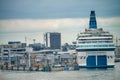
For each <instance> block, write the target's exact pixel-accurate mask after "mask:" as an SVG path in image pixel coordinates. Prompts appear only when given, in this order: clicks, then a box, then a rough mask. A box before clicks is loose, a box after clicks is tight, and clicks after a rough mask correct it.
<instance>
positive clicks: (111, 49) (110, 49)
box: [76, 48, 115, 51]
mask: <svg viewBox="0 0 120 80" xmlns="http://www.w3.org/2000/svg"><path fill="white" fill-rule="evenodd" d="M76 50H77V51H114V50H115V49H114V48H109V49H76Z"/></svg>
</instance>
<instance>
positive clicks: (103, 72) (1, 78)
mask: <svg viewBox="0 0 120 80" xmlns="http://www.w3.org/2000/svg"><path fill="white" fill-rule="evenodd" d="M0 80H120V62H118V63H115V68H107V69H83V68H82V69H80V70H79V71H56V72H40V71H39V72H35V71H31V72H30V71H0Z"/></svg>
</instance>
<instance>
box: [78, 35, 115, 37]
mask: <svg viewBox="0 0 120 80" xmlns="http://www.w3.org/2000/svg"><path fill="white" fill-rule="evenodd" d="M92 36H93V35H83V36H79V37H92ZM94 36H99V37H113V36H112V35H94Z"/></svg>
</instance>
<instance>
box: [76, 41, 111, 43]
mask: <svg viewBox="0 0 120 80" xmlns="http://www.w3.org/2000/svg"><path fill="white" fill-rule="evenodd" d="M112 42H113V41H81V42H78V43H112Z"/></svg>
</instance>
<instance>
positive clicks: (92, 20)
mask: <svg viewBox="0 0 120 80" xmlns="http://www.w3.org/2000/svg"><path fill="white" fill-rule="evenodd" d="M89 28H90V29H91V28H94V29H97V22H96V16H95V11H91V13H90V21H89Z"/></svg>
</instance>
